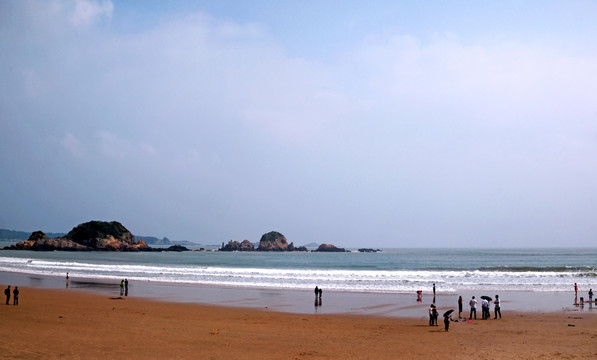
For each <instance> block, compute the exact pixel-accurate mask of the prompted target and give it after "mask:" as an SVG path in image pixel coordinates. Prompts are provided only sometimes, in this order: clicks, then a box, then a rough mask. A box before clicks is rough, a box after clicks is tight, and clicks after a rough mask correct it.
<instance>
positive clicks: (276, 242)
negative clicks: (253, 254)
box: [220, 231, 307, 251]
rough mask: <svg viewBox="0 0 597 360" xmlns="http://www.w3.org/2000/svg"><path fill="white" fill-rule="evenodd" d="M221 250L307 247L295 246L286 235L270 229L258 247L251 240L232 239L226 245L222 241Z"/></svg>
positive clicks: (298, 248) (302, 247)
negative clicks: (239, 240)
mask: <svg viewBox="0 0 597 360" xmlns="http://www.w3.org/2000/svg"><path fill="white" fill-rule="evenodd" d="M220 251H307V248H306V247H304V246H299V247H295V246H294V243H290V244H289V243H288V241H287V240H286V237H285V236H284V235H282V234H280V233H279V232H277V231H270V232H268V233H267V234H263V235H262V236H261V240H259V246H258V247H257V248H255V246H254V245H253V243H251V242H250V241H249V240H243V242H241V243H239V242H238V241H232V240H230V241H229V242H228V244H226V245H224V243H222V247H221V248H220Z"/></svg>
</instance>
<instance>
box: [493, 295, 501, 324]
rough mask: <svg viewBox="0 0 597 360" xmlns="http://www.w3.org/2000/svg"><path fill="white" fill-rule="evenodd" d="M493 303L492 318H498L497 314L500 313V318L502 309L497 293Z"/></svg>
mask: <svg viewBox="0 0 597 360" xmlns="http://www.w3.org/2000/svg"><path fill="white" fill-rule="evenodd" d="M493 304H494V305H495V307H494V308H493V312H494V316H495V317H494V319H497V318H498V314H499V315H500V319H501V318H502V310H501V308H500V304H501V301H500V296H499V295H496V296H495V301H494V302H493Z"/></svg>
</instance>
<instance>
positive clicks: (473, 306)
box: [468, 296, 477, 320]
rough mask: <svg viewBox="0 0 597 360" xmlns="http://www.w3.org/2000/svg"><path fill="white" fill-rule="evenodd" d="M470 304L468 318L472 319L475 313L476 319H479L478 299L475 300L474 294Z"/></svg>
mask: <svg viewBox="0 0 597 360" xmlns="http://www.w3.org/2000/svg"><path fill="white" fill-rule="evenodd" d="M468 304H469V305H470V306H471V313H470V315H469V317H468V319H469V320H471V319H472V318H473V314H475V320H477V300H475V297H474V296H473V298H472V299H471V301H469V303H468Z"/></svg>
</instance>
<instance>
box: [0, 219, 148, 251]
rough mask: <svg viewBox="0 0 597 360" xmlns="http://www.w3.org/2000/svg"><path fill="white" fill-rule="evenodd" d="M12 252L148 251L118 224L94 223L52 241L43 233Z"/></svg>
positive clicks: (39, 233) (17, 246)
mask: <svg viewBox="0 0 597 360" xmlns="http://www.w3.org/2000/svg"><path fill="white" fill-rule="evenodd" d="M5 249H8V250H39V251H53V250H63V251H148V250H150V248H149V246H147V244H146V243H145V241H143V240H139V241H137V240H135V237H134V236H133V234H131V232H130V231H128V230H127V229H126V228H125V227H124V226H123V225H122V224H121V223H119V222H117V221H112V222H104V221H90V222H86V223H84V224H80V225H78V226H77V227H75V228H73V229H72V230H71V231H70V232H69V233H68V234H66V236H64V237H57V238H53V239H49V238H48V237H47V236H46V235H45V234H44V233H43V232H41V231H35V232H33V233H32V234H31V236H30V237H29V239H27V240H26V241H22V242H19V243H16V244H14V245H11V246H8V247H5Z"/></svg>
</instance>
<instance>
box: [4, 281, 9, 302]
mask: <svg viewBox="0 0 597 360" xmlns="http://www.w3.org/2000/svg"><path fill="white" fill-rule="evenodd" d="M4 295H6V305H8V303H9V302H10V285H8V287H7V288H6V289H4Z"/></svg>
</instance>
